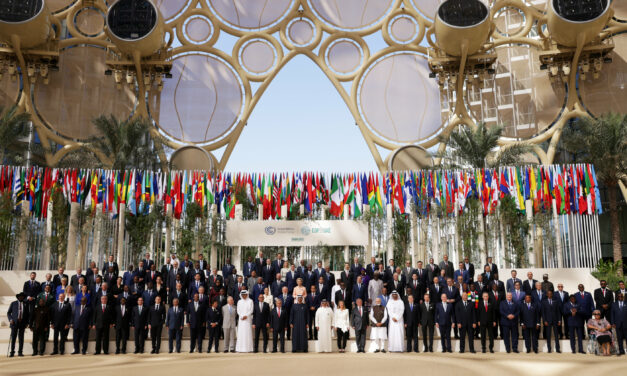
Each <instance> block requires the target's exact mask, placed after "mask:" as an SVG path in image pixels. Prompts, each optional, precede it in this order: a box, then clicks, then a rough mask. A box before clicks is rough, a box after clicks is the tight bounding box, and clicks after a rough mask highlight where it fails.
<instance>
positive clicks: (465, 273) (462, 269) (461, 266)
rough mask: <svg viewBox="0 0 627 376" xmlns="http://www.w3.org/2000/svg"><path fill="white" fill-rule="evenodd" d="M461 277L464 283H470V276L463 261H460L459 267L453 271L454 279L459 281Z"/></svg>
mask: <svg viewBox="0 0 627 376" xmlns="http://www.w3.org/2000/svg"><path fill="white" fill-rule="evenodd" d="M459 277H461V279H462V282H463V283H470V276H469V273H468V270H466V267H465V266H464V263H463V262H460V263H459V269H457V270H455V272H454V273H453V280H454V281H455V282H457V281H459Z"/></svg>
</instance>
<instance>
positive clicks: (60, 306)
mask: <svg viewBox="0 0 627 376" xmlns="http://www.w3.org/2000/svg"><path fill="white" fill-rule="evenodd" d="M61 308H63V303H59V311H60V310H61Z"/></svg>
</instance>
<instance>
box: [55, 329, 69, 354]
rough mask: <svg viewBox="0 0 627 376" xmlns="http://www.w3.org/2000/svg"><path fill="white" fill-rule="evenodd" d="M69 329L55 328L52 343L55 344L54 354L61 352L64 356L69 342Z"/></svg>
mask: <svg viewBox="0 0 627 376" xmlns="http://www.w3.org/2000/svg"><path fill="white" fill-rule="evenodd" d="M68 331H69V329H65V328H54V334H53V336H52V342H53V344H54V347H53V350H52V352H55V353H56V352H60V353H61V354H62V355H63V353H64V352H65V341H67V334H68Z"/></svg>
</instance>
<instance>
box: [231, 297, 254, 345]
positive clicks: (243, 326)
mask: <svg viewBox="0 0 627 376" xmlns="http://www.w3.org/2000/svg"><path fill="white" fill-rule="evenodd" d="M240 297H241V299H240V300H239V302H237V313H238V315H239V320H238V323H237V324H238V325H237V343H236V345H235V352H238V353H250V352H253V311H254V305H253V301H252V299H249V298H248V291H247V290H242V292H241V293H240Z"/></svg>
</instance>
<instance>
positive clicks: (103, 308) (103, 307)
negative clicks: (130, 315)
mask: <svg viewBox="0 0 627 376" xmlns="http://www.w3.org/2000/svg"><path fill="white" fill-rule="evenodd" d="M104 311H105V305H104V304H103V305H102V313H104Z"/></svg>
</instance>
